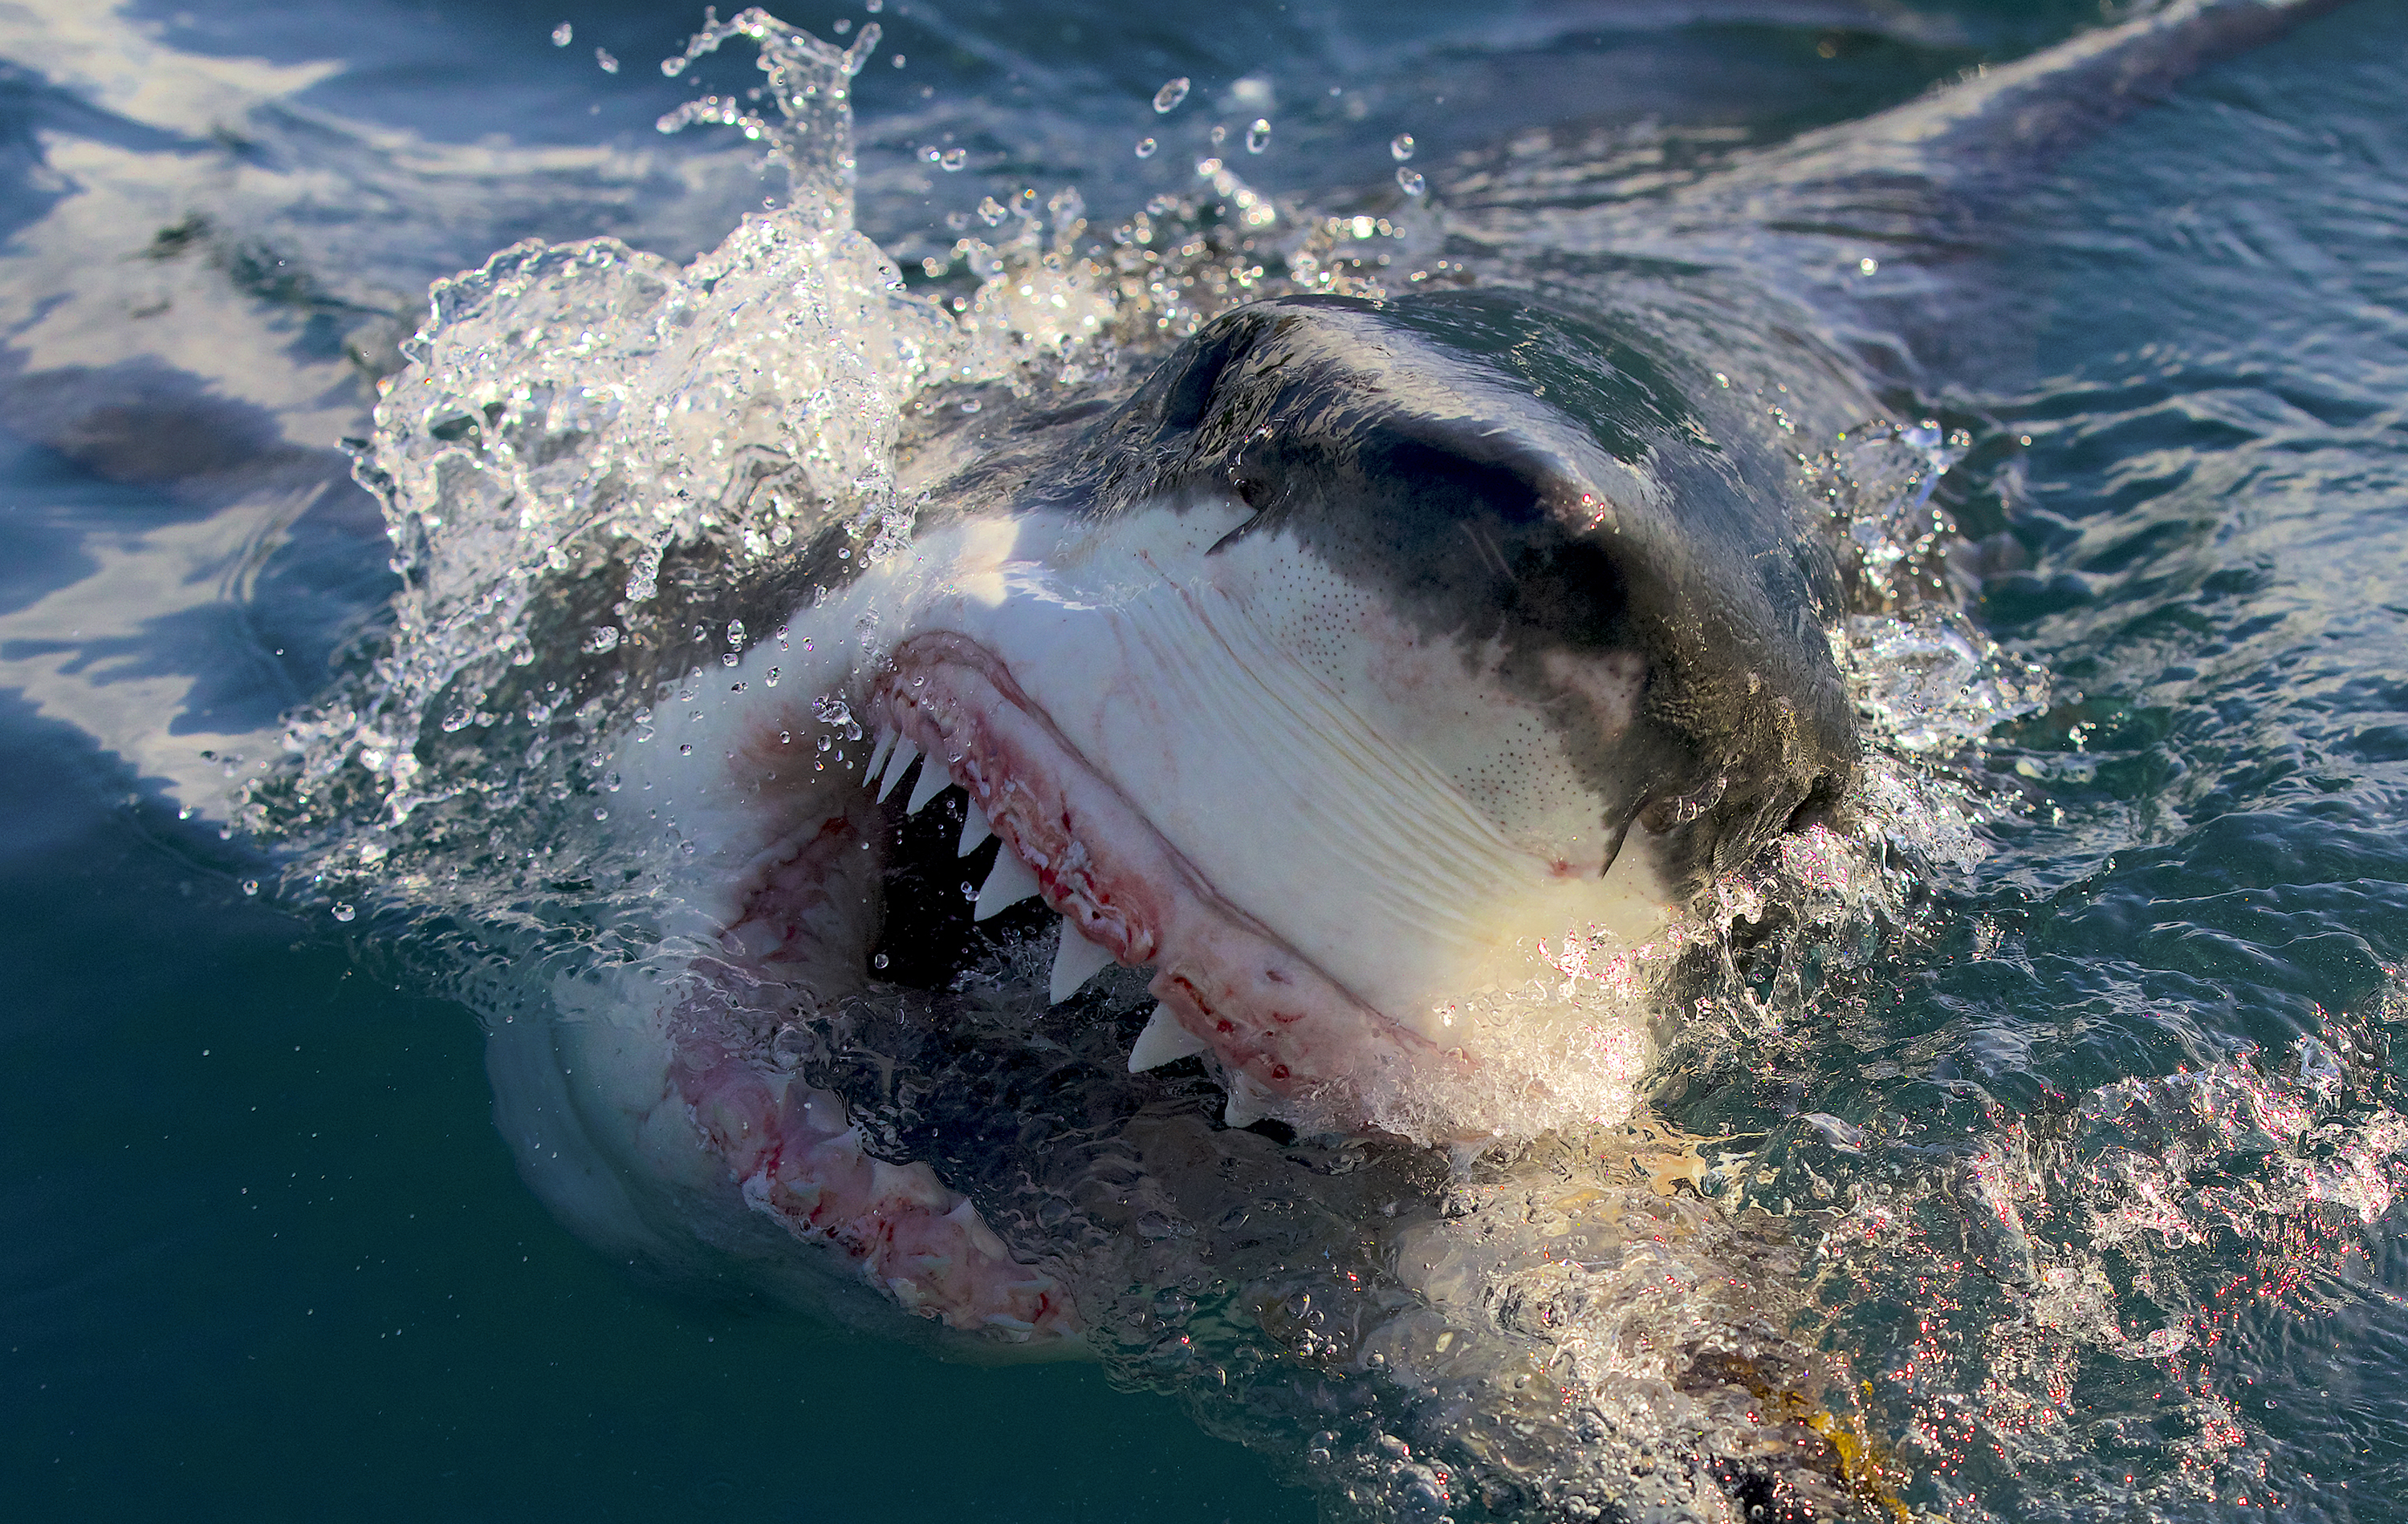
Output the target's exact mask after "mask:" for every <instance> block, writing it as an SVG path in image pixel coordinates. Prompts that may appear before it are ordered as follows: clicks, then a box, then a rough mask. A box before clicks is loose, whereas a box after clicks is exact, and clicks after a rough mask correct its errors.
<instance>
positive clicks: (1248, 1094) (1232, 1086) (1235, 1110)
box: [1221, 1074, 1278, 1127]
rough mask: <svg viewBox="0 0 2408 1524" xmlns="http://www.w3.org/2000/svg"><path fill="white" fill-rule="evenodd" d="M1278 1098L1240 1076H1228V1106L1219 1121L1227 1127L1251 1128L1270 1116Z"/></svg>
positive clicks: (1249, 1079) (1247, 1078)
mask: <svg viewBox="0 0 2408 1524" xmlns="http://www.w3.org/2000/svg"><path fill="white" fill-rule="evenodd" d="M1277 1099H1278V1098H1277V1097H1275V1096H1273V1095H1272V1094H1271V1092H1270V1091H1269V1090H1265V1089H1263V1087H1261V1086H1260V1085H1257V1084H1255V1083H1254V1080H1253V1079H1251V1078H1249V1077H1248V1076H1247V1075H1242V1074H1233V1075H1230V1076H1229V1104H1227V1105H1226V1106H1225V1107H1223V1108H1222V1111H1221V1120H1222V1122H1223V1124H1224V1125H1226V1126H1229V1127H1252V1126H1254V1124H1255V1123H1256V1122H1258V1121H1261V1120H1262V1119H1263V1118H1266V1117H1268V1116H1269V1115H1270V1114H1271V1106H1272V1104H1273V1103H1274V1102H1275V1101H1276V1100H1277Z"/></svg>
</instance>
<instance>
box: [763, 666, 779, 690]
mask: <svg viewBox="0 0 2408 1524" xmlns="http://www.w3.org/2000/svg"><path fill="white" fill-rule="evenodd" d="M761 680H762V681H763V682H764V683H766V684H767V685H768V686H769V687H771V688H775V687H777V686H778V669H777V668H776V667H771V668H770V669H769V675H768V676H767V677H764V678H762V679H761Z"/></svg>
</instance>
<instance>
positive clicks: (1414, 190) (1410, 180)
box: [1397, 166, 1429, 196]
mask: <svg viewBox="0 0 2408 1524" xmlns="http://www.w3.org/2000/svg"><path fill="white" fill-rule="evenodd" d="M1397 187H1398V189H1399V190H1401V191H1403V192H1405V194H1407V195H1409V196H1417V195H1420V194H1421V193H1422V192H1424V191H1426V190H1428V189H1429V182H1428V181H1426V180H1425V179H1423V178H1421V176H1420V175H1419V174H1417V173H1416V172H1414V171H1412V170H1410V169H1406V168H1403V167H1401V166H1400V167H1398V170H1397Z"/></svg>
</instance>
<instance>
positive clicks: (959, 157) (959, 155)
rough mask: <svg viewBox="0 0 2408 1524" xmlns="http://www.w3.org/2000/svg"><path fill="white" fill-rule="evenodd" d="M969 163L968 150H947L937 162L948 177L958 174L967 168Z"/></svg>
mask: <svg viewBox="0 0 2408 1524" xmlns="http://www.w3.org/2000/svg"><path fill="white" fill-rule="evenodd" d="M969 162H970V150H968V149H947V150H945V151H944V153H943V155H942V156H940V157H939V159H938V160H937V164H938V165H939V167H940V168H942V169H943V170H944V171H945V173H947V174H948V175H952V174H957V173H959V172H960V171H961V170H963V169H964V168H966V167H968V164H969Z"/></svg>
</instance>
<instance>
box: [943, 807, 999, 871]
mask: <svg viewBox="0 0 2408 1524" xmlns="http://www.w3.org/2000/svg"><path fill="white" fill-rule="evenodd" d="M994 834H995V827H993V826H991V825H989V824H987V819H986V811H984V810H982V809H981V808H979V802H978V801H977V800H975V799H973V800H971V801H970V807H969V809H968V811H967V812H965V813H964V814H963V816H962V842H961V845H960V846H958V847H954V848H953V855H954V856H955V857H968V856H969V855H970V854H971V853H972V852H975V851H977V850H978V849H979V848H980V847H983V846H985V845H986V839H987V838H988V837H989V836H992V835H994Z"/></svg>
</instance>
